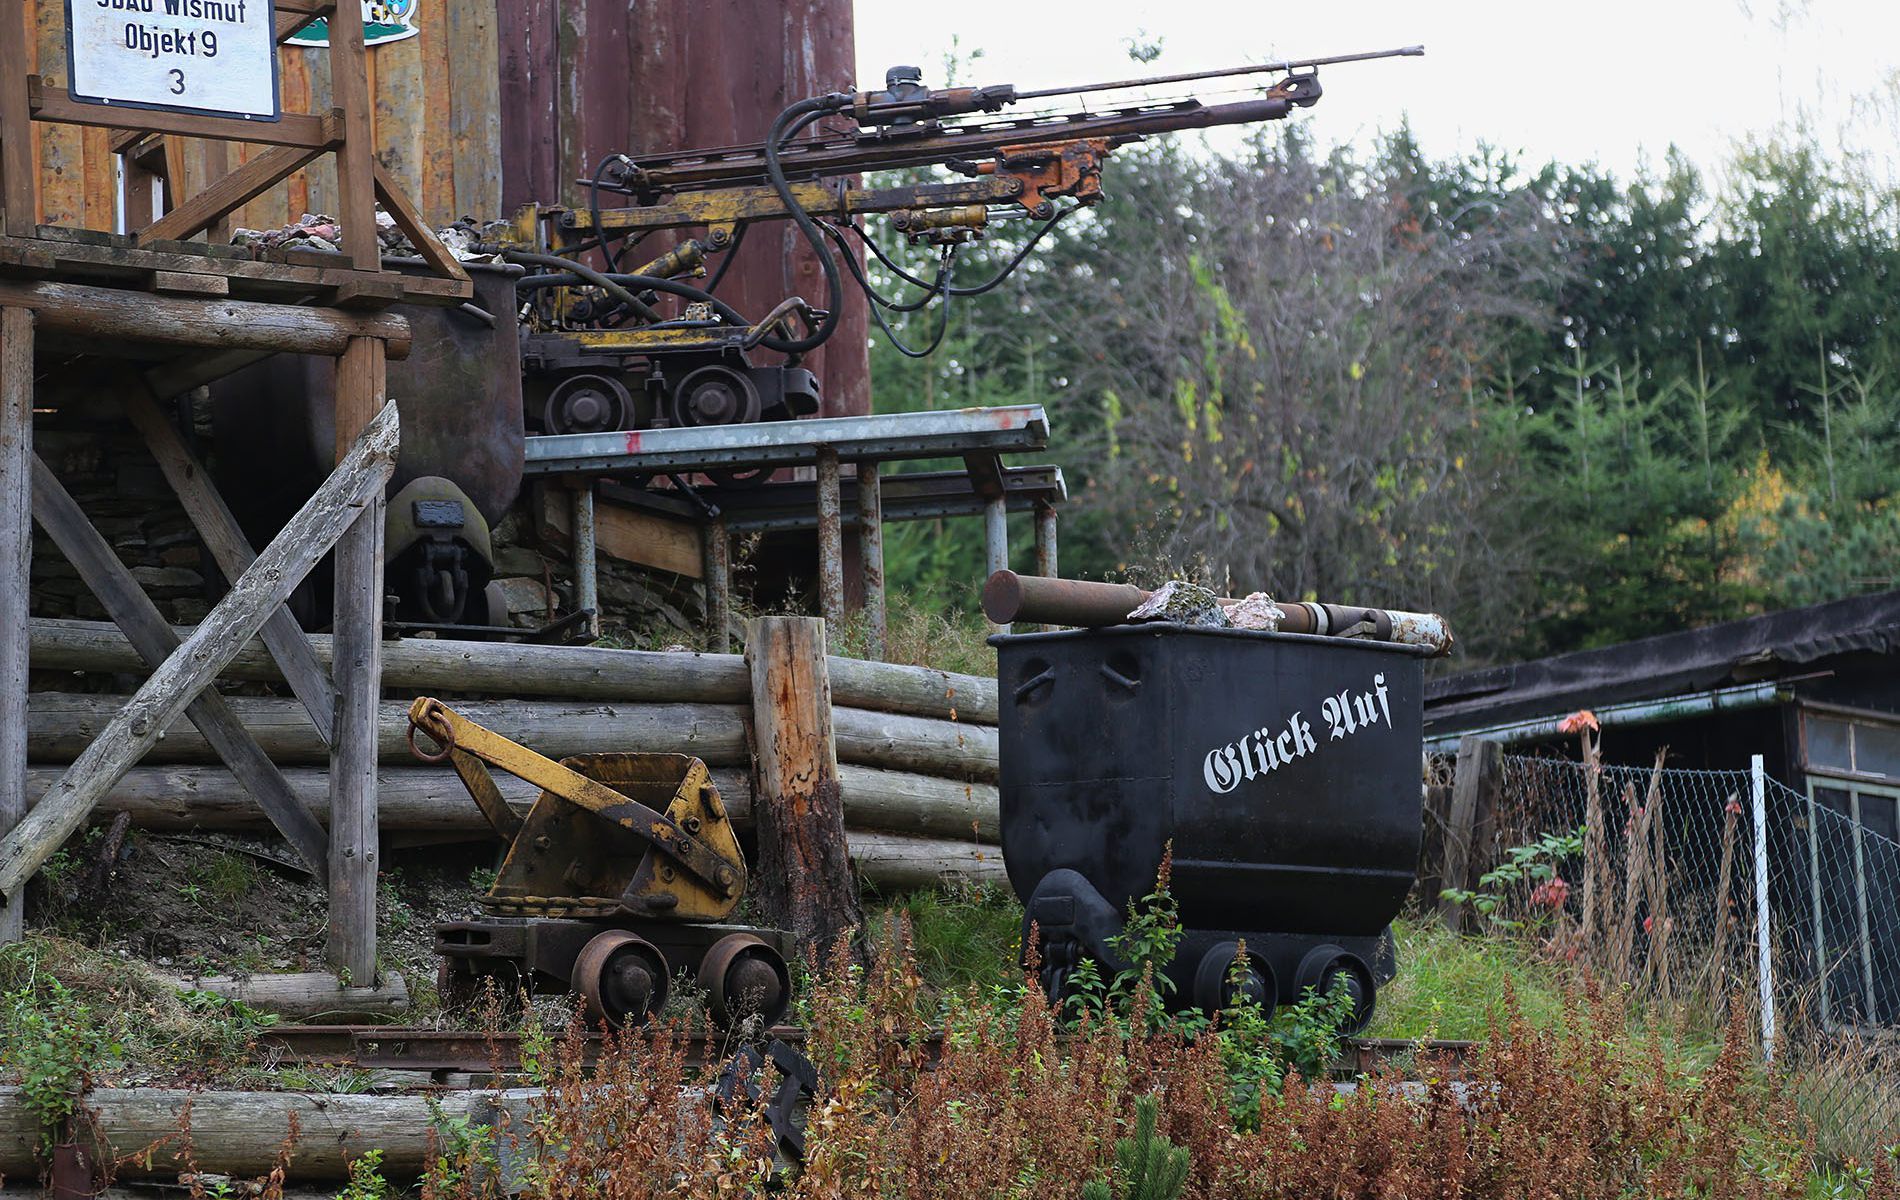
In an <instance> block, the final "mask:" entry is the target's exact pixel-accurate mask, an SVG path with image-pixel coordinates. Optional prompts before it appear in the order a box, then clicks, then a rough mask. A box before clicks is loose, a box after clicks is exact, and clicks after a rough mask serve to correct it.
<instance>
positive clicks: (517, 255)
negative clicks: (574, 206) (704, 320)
mask: <svg viewBox="0 0 1900 1200" xmlns="http://www.w3.org/2000/svg"><path fill="white" fill-rule="evenodd" d="M501 256H502V257H503V258H505V259H507V260H508V261H509V262H512V263H520V264H522V265H523V266H529V267H552V268H554V269H555V270H556V271H561V272H563V273H565V274H568V275H577V276H579V277H580V278H581V279H582V280H583V281H585V282H587V283H591V284H593V285H594V286H595V287H597V288H599V289H600V290H601V291H603V292H606V293H607V294H608V295H609V296H612V297H613V298H614V299H616V300H618V301H620V302H621V303H622V304H624V305H626V306H627V307H628V308H631V309H632V310H633V311H634V312H635V313H636V314H638V315H639V317H640V319H641V320H643V321H647V322H649V323H651V324H655V325H657V324H659V323H660V322H661V321H663V320H665V319H666V318H664V317H662V316H661V315H660V314H659V313H657V312H655V311H654V310H653V306H652V305H650V304H648V303H646V302H645V301H644V300H642V299H640V297H638V296H636V295H634V294H633V293H632V292H630V291H628V290H627V289H626V288H624V287H622V286H621V285H620V284H619V283H617V282H615V279H614V277H610V276H607V275H603V274H601V273H600V272H599V271H596V270H594V268H592V267H590V266H587V265H586V264H585V263H578V262H575V261H574V260H573V259H571V258H559V257H557V256H555V255H552V254H535V253H532V252H530V251H527V250H503V251H502V252H501ZM619 278H622V279H644V278H645V276H638V275H636V276H620V277H619ZM523 282H525V280H522V281H517V282H516V284H515V286H516V287H520V286H521V283H523ZM661 290H664V289H661Z"/></svg>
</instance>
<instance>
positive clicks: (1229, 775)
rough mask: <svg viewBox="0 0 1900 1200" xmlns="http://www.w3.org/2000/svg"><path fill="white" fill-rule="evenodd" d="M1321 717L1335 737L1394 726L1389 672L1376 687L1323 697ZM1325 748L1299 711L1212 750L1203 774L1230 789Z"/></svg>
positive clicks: (1216, 786)
mask: <svg viewBox="0 0 1900 1200" xmlns="http://www.w3.org/2000/svg"><path fill="white" fill-rule="evenodd" d="M1319 711H1320V716H1321V718H1322V719H1324V720H1325V722H1326V725H1327V729H1328V731H1329V733H1328V737H1327V739H1326V740H1327V741H1328V742H1334V741H1339V740H1341V739H1344V738H1345V737H1347V736H1349V735H1351V734H1354V733H1358V732H1359V731H1360V730H1362V729H1370V728H1373V727H1375V726H1377V725H1380V724H1382V723H1383V724H1384V726H1385V727H1386V728H1387V729H1390V728H1392V704H1391V700H1390V699H1389V697H1388V696H1387V693H1386V687H1385V676H1384V675H1374V676H1373V677H1372V690H1370V691H1365V692H1358V693H1355V692H1352V691H1350V690H1348V691H1343V692H1341V693H1339V694H1338V695H1337V696H1328V697H1326V699H1324V700H1322V701H1321V702H1320V706H1319ZM1318 750H1319V742H1318V741H1317V740H1316V739H1315V738H1314V737H1313V729H1312V726H1311V725H1309V724H1308V723H1307V721H1306V718H1305V717H1304V716H1302V715H1301V714H1300V713H1299V712H1295V713H1294V714H1293V715H1292V716H1291V717H1288V718H1287V720H1286V722H1285V723H1284V725H1283V726H1281V727H1279V728H1277V729H1276V728H1274V727H1271V726H1262V727H1261V728H1259V729H1256V730H1254V731H1253V732H1252V733H1249V734H1246V735H1244V736H1243V737H1241V738H1240V739H1239V740H1237V741H1232V742H1229V743H1227V744H1226V745H1225V746H1220V747H1216V748H1215V749H1213V750H1209V751H1208V752H1207V755H1206V757H1205V758H1203V759H1202V760H1201V775H1202V778H1204V779H1205V780H1206V781H1207V786H1208V787H1209V788H1210V789H1212V790H1213V791H1215V792H1217V793H1220V794H1223V795H1224V794H1226V793H1227V792H1231V791H1233V790H1234V789H1235V788H1237V787H1239V786H1240V785H1241V784H1242V783H1243V782H1246V781H1247V780H1251V779H1258V778H1260V777H1261V776H1263V775H1266V774H1269V773H1271V772H1273V771H1277V770H1279V769H1280V768H1281V767H1283V766H1285V765H1286V764H1287V763H1290V762H1292V761H1294V760H1295V759H1300V758H1305V757H1306V756H1307V755H1309V754H1312V753H1315V752H1317V751H1318Z"/></svg>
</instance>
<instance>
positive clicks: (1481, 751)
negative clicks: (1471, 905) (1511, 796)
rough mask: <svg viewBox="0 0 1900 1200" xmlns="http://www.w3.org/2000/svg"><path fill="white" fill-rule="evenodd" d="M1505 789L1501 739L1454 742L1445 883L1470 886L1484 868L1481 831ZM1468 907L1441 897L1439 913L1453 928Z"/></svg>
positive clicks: (1458, 925)
mask: <svg viewBox="0 0 1900 1200" xmlns="http://www.w3.org/2000/svg"><path fill="white" fill-rule="evenodd" d="M1503 790H1504V744H1503V743H1502V742H1494V741H1491V740H1490V739H1488V738H1481V737H1477V736H1475V735H1471V736H1466V737H1464V738H1462V739H1460V741H1459V742H1458V766H1457V769H1456V774H1454V775H1453V777H1452V784H1451V816H1450V819H1449V820H1448V821H1447V822H1446V825H1445V869H1444V871H1443V873H1442V874H1441V876H1440V879H1441V881H1442V883H1443V884H1444V886H1445V887H1448V888H1465V889H1468V888H1470V887H1472V885H1473V883H1474V882H1475V880H1476V877H1477V876H1478V875H1481V874H1483V873H1484V871H1485V870H1487V869H1488V868H1487V867H1486V865H1485V863H1484V858H1483V852H1484V851H1485V850H1487V849H1488V848H1489V847H1488V846H1486V845H1483V844H1481V843H1482V842H1483V841H1485V840H1488V839H1483V838H1481V836H1480V835H1481V834H1482V833H1483V832H1484V831H1485V830H1487V829H1488V827H1489V814H1492V813H1495V812H1496V811H1497V798H1498V795H1499V793H1500V792H1502V791H1503ZM1469 913H1470V910H1469V909H1468V908H1467V907H1466V906H1465V905H1462V904H1454V903H1453V902H1451V901H1449V900H1440V901H1439V903H1438V915H1439V918H1440V919H1441V920H1443V921H1444V923H1445V926H1446V928H1448V929H1450V930H1452V931H1453V932H1454V933H1455V932H1457V931H1458V930H1460V929H1462V928H1463V927H1464V924H1465V919H1466V917H1467V916H1468V915H1469Z"/></svg>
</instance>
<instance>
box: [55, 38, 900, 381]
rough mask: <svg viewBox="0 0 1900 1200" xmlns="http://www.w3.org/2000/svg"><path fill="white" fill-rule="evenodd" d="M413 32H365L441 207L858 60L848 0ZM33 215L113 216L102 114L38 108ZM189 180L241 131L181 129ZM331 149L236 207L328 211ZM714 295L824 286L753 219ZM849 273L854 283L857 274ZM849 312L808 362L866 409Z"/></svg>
mask: <svg viewBox="0 0 1900 1200" xmlns="http://www.w3.org/2000/svg"><path fill="white" fill-rule="evenodd" d="M28 20H29V21H30V22H31V28H29V29H28V30H26V31H25V32H26V35H27V39H28V45H29V46H30V47H32V48H33V52H34V53H33V61H34V63H35V67H34V69H35V70H36V71H39V72H40V73H41V74H43V75H44V76H46V77H47V78H48V79H49V80H51V81H53V82H55V83H58V84H61V85H63V84H64V81H65V74H66V65H65V64H66V59H65V5H64V2H63V0H36V3H34V4H33V5H30V6H29V15H28ZM415 23H416V25H417V27H418V28H419V29H420V31H421V32H420V33H419V34H418V36H416V37H413V38H407V39H405V40H402V41H398V42H390V43H386V44H384V45H379V46H374V47H372V48H371V49H370V51H369V64H370V94H371V95H372V96H373V97H374V98H375V113H374V122H373V128H374V131H375V139H376V148H377V153H378V154H379V155H380V156H381V158H382V160H383V162H384V163H385V165H387V166H388V167H389V168H390V169H391V170H392V171H394V172H395V173H396V175H397V177H398V178H399V179H401V180H402V181H403V183H404V184H405V185H406V186H407V187H408V189H409V192H410V195H411V196H413V197H414V198H415V200H416V202H417V203H418V204H420V205H421V206H422V210H423V212H424V213H426V214H427V215H428V216H429V218H430V219H431V220H432V221H434V222H436V223H438V224H446V223H447V222H449V221H450V220H453V219H454V218H456V217H458V216H462V215H472V216H477V217H483V218H487V217H495V216H501V215H503V214H505V213H507V212H511V211H513V210H514V209H515V208H516V207H517V206H519V205H520V204H523V203H525V202H527V201H529V200H544V201H565V202H568V203H574V202H579V201H581V200H583V191H584V189H581V188H579V187H578V186H577V184H576V181H577V180H580V179H583V178H585V177H586V176H588V175H590V174H592V172H593V170H594V168H595V166H596V164H598V163H599V161H600V159H601V158H602V157H603V156H604V155H606V154H609V153H613V152H616V151H619V152H625V153H632V154H638V153H641V152H651V151H657V150H669V149H678V148H682V147H686V146H691V145H702V146H703V145H725V144H730V143H735V142H752V141H758V140H760V139H761V138H763V137H764V135H765V131H766V129H767V127H768V126H769V125H770V124H771V121H772V118H773V117H775V116H777V115H778V113H779V111H780V110H781V109H783V108H784V107H785V106H786V105H787V104H790V103H791V102H792V101H794V100H798V99H801V98H803V97H805V96H810V95H813V94H816V93H818V92H824V91H831V90H835V89H839V88H842V87H844V86H846V85H847V84H849V83H850V82H851V81H852V78H853V74H854V71H853V54H854V49H853V40H852V10H851V0H419V3H418V6H417V11H416V15H415ZM282 53H283V59H282V71H281V78H282V93H283V104H284V108H285V109H286V110H287V111H298V112H310V111H322V110H323V109H324V108H327V107H328V105H329V102H330V100H329V97H330V81H329V56H328V53H327V52H326V51H323V50H312V49H303V48H299V47H295V46H289V47H285V48H284V50H283V52H282ZM39 133H40V137H39V144H38V146H37V158H38V163H39V167H40V171H39V185H40V213H41V217H40V219H41V220H42V221H43V222H45V223H47V224H55V225H69V226H79V227H84V228H90V229H113V228H115V227H116V225H117V205H118V195H117V192H118V187H117V183H116V181H115V164H114V163H113V161H112V158H111V156H110V155H109V154H108V153H107V147H106V139H107V136H108V135H107V132H106V131H105V130H103V129H81V128H79V127H77V126H60V125H42V126H41V127H40V131H39ZM179 142H180V146H181V150H182V158H183V161H184V166H185V175H186V179H185V184H186V191H187V192H190V191H196V190H198V189H199V188H201V187H203V186H204V184H205V182H206V181H207V180H208V179H210V178H213V177H215V176H216V175H218V174H221V173H222V170H223V169H224V168H223V167H221V166H220V161H219V160H220V156H225V157H224V161H225V162H226V163H229V164H230V165H235V164H236V163H239V162H242V161H244V159H245V158H246V157H248V155H249V152H250V148H249V147H247V146H241V145H240V146H231V147H228V148H226V147H223V146H220V145H218V144H216V143H207V142H202V141H198V140H196V139H179ZM335 187H336V173H335V170H334V169H333V168H332V167H331V166H330V165H329V164H328V162H319V163H317V164H316V165H314V166H313V167H312V168H311V169H310V170H308V171H305V172H300V173H298V174H297V175H295V176H292V177H291V178H290V179H289V180H287V181H285V182H284V183H282V184H280V185H278V186H277V187H276V188H274V189H272V190H271V191H269V192H266V193H265V194H264V195H263V196H260V197H259V198H258V199H256V200H254V201H252V202H251V203H250V204H248V205H246V206H245V207H244V208H242V209H240V210H239V211H238V213H237V214H236V216H235V220H236V222H237V224H240V225H248V226H251V227H255V228H267V227H270V226H275V225H280V224H282V223H284V221H286V220H288V219H292V218H295V217H296V216H297V215H298V214H300V213H303V212H323V211H325V210H326V209H327V208H329V207H330V203H331V198H332V197H333V196H334V195H335ZM739 254H740V258H739V261H738V262H736V263H735V264H734V265H733V268H732V270H731V271H730V272H729V273H728V274H727V277H726V281H725V282H724V283H723V284H722V285H721V288H720V294H721V296H722V297H723V298H726V299H728V300H729V301H730V302H731V303H732V304H733V306H734V307H736V308H737V309H739V311H740V312H742V313H747V314H750V315H753V316H757V315H761V314H763V313H765V312H766V311H767V310H769V309H770V308H771V307H772V306H773V305H775V304H777V303H778V302H779V301H780V300H781V299H783V298H785V297H786V296H788V295H800V296H803V297H805V298H806V299H807V300H809V301H810V302H811V303H813V304H814V305H820V306H822V305H823V304H824V303H825V289H824V281H823V278H822V276H821V275H820V273H819V271H818V267H817V263H816V262H815V261H814V260H813V258H812V257H811V255H810V253H809V252H808V251H807V250H806V249H805V247H804V246H803V243H802V239H801V238H800V237H799V235H798V232H797V230H796V229H795V228H794V227H793V226H792V225H791V224H789V223H780V224H775V225H768V226H762V227H760V228H759V229H756V230H754V231H752V232H751V233H750V234H749V235H748V237H747V239H746V243H745V245H744V246H743V247H742V248H741V250H740V251H739ZM847 286H849V284H848V282H847ZM852 301H853V302H851V303H848V304H847V305H846V307H845V311H844V316H843V318H842V320H841V322H840V328H839V330H838V332H837V333H836V334H835V335H834V337H833V340H832V341H831V343H830V344H829V345H827V347H826V348H825V349H824V350H822V351H820V352H819V353H817V354H814V355H813V356H811V358H810V359H809V360H808V363H807V365H809V366H811V367H812V368H813V369H814V370H816V371H817V372H818V374H819V377H820V379H821V380H822V381H823V387H824V394H825V412H826V413H827V414H828V415H839V414H846V413H861V412H868V411H870V384H869V368H868V362H867V355H866V351H865V337H866V317H865V313H864V307H863V301H862V298H861V297H856V296H855V295H854V296H852Z"/></svg>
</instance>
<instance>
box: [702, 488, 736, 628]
mask: <svg viewBox="0 0 1900 1200" xmlns="http://www.w3.org/2000/svg"><path fill="white" fill-rule="evenodd" d="M704 528H705V538H706V550H705V553H706V625H707V637H706V648H707V649H708V650H710V651H712V652H713V653H714V654H726V653H729V652H730V651H731V650H732V539H731V537H730V536H729V535H728V534H727V533H726V523H725V522H724V521H723V520H720V519H719V518H717V517H715V518H713V519H712V520H710V521H708V522H706V524H705V527H704Z"/></svg>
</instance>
